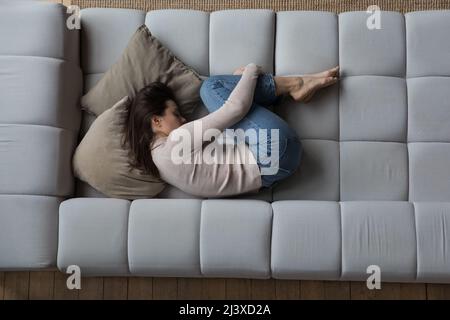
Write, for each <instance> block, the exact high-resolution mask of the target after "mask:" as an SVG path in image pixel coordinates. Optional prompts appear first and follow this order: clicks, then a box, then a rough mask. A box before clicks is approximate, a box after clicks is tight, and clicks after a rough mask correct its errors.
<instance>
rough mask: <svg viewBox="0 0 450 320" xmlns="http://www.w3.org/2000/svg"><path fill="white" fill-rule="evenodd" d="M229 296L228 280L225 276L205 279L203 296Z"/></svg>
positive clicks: (218, 298) (221, 297)
mask: <svg viewBox="0 0 450 320" xmlns="http://www.w3.org/2000/svg"><path fill="white" fill-rule="evenodd" d="M226 296H227V282H226V279H223V278H204V279H203V298H204V299H207V300H211V299H212V300H225V299H226Z"/></svg>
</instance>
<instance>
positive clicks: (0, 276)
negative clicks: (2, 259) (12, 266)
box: [0, 272, 5, 300]
mask: <svg viewBox="0 0 450 320" xmlns="http://www.w3.org/2000/svg"><path fill="white" fill-rule="evenodd" d="M4 296H5V273H4V272H0V300H3V299H4Z"/></svg>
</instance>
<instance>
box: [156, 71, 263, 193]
mask: <svg viewBox="0 0 450 320" xmlns="http://www.w3.org/2000/svg"><path fill="white" fill-rule="evenodd" d="M258 75H259V68H258V66H257V65H255V64H254V63H250V64H248V65H247V66H246V67H245V69H244V71H243V74H242V76H241V78H240V80H239V82H238V83H237V85H236V87H235V88H234V89H233V91H232V92H231V94H230V96H229V97H228V99H227V100H226V102H225V103H224V104H223V105H222V106H221V107H220V108H219V109H217V110H216V111H214V112H211V113H209V114H208V115H206V116H205V117H203V118H200V119H196V120H194V121H190V122H187V123H185V124H183V125H182V126H180V127H179V128H177V129H174V130H172V131H171V132H170V134H169V135H168V136H166V137H159V138H157V139H155V140H154V141H153V142H152V144H151V155H152V158H153V161H154V163H155V165H156V167H157V168H158V170H159V173H160V176H161V179H163V180H164V181H166V182H167V183H169V184H171V185H173V186H175V187H177V188H179V189H181V190H183V191H185V192H187V193H189V194H192V195H197V196H201V197H225V196H232V195H237V194H242V193H247V192H252V193H256V192H258V190H259V188H260V187H261V186H262V184H261V183H262V182H261V172H260V169H259V166H258V164H257V162H256V159H255V157H254V156H253V153H252V152H251V151H250V149H249V148H248V146H247V144H246V143H245V142H244V140H243V139H240V140H239V139H238V140H237V142H234V139H229V140H228V141H227V139H226V137H227V136H229V135H227V134H225V133H224V130H225V129H226V128H229V127H230V126H232V125H234V124H235V123H237V122H238V121H240V120H241V119H242V118H243V117H244V116H245V115H246V114H247V112H248V111H249V109H250V107H251V105H252V102H253V95H254V91H255V87H256V82H257V80H258ZM227 133H228V132H227ZM212 137H214V140H213V141H211V142H210V140H211V139H212ZM229 137H230V136H229ZM230 140H231V141H230ZM230 142H231V143H230Z"/></svg>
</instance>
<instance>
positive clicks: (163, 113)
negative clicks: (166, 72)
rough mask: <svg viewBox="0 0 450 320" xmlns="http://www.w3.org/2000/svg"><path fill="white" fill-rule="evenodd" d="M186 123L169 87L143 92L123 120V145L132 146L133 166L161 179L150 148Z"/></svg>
mask: <svg viewBox="0 0 450 320" xmlns="http://www.w3.org/2000/svg"><path fill="white" fill-rule="evenodd" d="M185 122H186V119H185V118H184V117H182V116H181V114H180V111H179V110H178V105H177V103H176V99H175V96H174V94H173V92H172V90H171V89H170V88H169V87H168V86H167V85H165V84H164V83H162V82H159V81H156V82H153V83H151V84H149V85H147V86H145V87H144V88H142V89H141V90H140V91H139V92H138V93H137V94H136V97H135V98H134V99H133V102H132V103H131V104H130V106H129V110H128V112H127V113H126V117H125V118H124V119H123V138H124V139H123V144H124V145H125V144H126V143H129V147H130V157H131V159H132V160H131V164H132V166H133V167H136V168H140V169H142V170H144V172H146V173H150V174H152V175H154V176H157V177H159V173H158V169H157V168H156V166H155V164H154V162H153V160H152V157H151V153H150V144H151V142H152V141H153V139H154V138H155V137H156V136H167V135H169V133H170V132H171V131H172V130H174V129H176V128H178V127H180V126H181V125H182V124H183V123H185Z"/></svg>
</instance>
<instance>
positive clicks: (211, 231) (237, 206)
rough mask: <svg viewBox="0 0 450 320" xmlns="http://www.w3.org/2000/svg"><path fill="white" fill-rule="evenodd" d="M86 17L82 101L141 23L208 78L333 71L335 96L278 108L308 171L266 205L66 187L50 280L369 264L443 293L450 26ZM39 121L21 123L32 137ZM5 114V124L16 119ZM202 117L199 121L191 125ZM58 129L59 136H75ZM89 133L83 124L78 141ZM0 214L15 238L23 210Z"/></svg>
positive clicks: (230, 13) (266, 272) (332, 270)
mask: <svg viewBox="0 0 450 320" xmlns="http://www.w3.org/2000/svg"><path fill="white" fill-rule="evenodd" d="M55 8H56V7H55ZM0 14H1V13H0ZM49 14H50V13H49ZM53 15H57V14H53ZM81 15H82V29H81V37H80V46H81V48H80V66H81V69H82V70H83V76H84V88H83V90H84V92H87V91H88V90H89V89H90V88H91V87H92V86H93V85H95V83H96V81H98V80H99V79H100V78H101V76H102V75H103V73H104V72H105V71H106V70H108V68H109V67H110V66H111V65H112V64H113V63H114V61H116V59H117V58H118V57H119V56H120V54H121V52H122V50H123V49H124V48H125V46H126V44H127V41H128V39H129V38H130V36H131V35H132V34H133V32H134V31H135V30H136V28H137V27H138V26H139V25H140V24H142V23H146V24H147V25H148V26H149V28H150V30H151V31H152V33H153V34H154V35H155V36H156V37H158V38H159V39H160V40H161V41H162V43H163V44H164V45H166V46H167V47H168V48H169V49H171V50H172V51H173V52H174V53H175V54H176V55H177V56H178V57H179V58H180V59H181V60H183V61H185V62H186V63H188V64H189V65H191V66H193V67H194V68H195V69H196V70H198V71H199V72H200V73H201V74H202V76H203V77H204V78H206V77H208V76H209V75H215V74H226V73H231V72H232V71H233V70H234V69H235V68H236V67H238V66H241V65H245V64H246V63H248V62H250V61H251V62H255V63H257V64H259V65H262V66H263V68H264V70H265V71H266V72H271V73H274V74H275V75H280V76H283V75H299V74H305V73H312V72H318V71H322V70H324V69H327V68H330V67H333V66H335V65H338V64H339V65H340V66H341V80H340V83H339V85H334V86H332V87H329V88H326V89H324V90H321V91H319V92H318V93H317V94H316V96H315V97H314V99H313V100H312V101H311V102H310V103H309V104H307V105H302V104H299V103H295V102H293V101H292V100H291V99H289V98H286V99H284V100H283V101H282V103H280V104H279V105H277V106H275V107H274V112H276V113H278V114H279V115H280V116H281V117H283V118H284V119H286V121H287V122H288V123H289V125H290V126H291V127H292V128H294V129H295V130H296V131H297V133H298V135H299V137H300V138H301V140H302V144H303V148H304V157H303V159H302V165H301V167H300V169H299V171H298V172H296V173H295V174H294V175H293V176H292V177H290V178H288V179H286V180H285V181H283V182H282V183H280V184H279V185H278V186H277V187H275V188H274V189H273V190H272V191H271V192H265V193H261V194H259V195H256V196H253V197H250V196H248V195H241V196H238V197H230V198H231V199H201V198H198V197H194V196H192V195H189V194H187V193H185V192H183V191H181V190H178V189H176V188H173V187H168V188H166V190H164V191H163V192H162V193H161V194H160V195H159V196H158V199H145V200H135V201H132V202H129V201H125V200H119V199H108V198H106V197H105V196H103V195H102V194H100V193H99V192H98V191H96V190H94V189H92V188H91V187H90V186H88V185H87V184H85V183H82V182H81V181H76V189H75V194H74V197H73V199H69V200H66V201H64V202H63V203H62V204H61V206H60V221H59V236H58V255H57V265H58V267H59V269H60V270H65V268H66V267H67V266H68V265H70V264H78V265H79V266H80V267H81V270H82V272H83V273H84V275H141V276H189V277H202V276H205V277H208V276H210V277H246V278H263V279H264V278H269V277H274V278H279V279H330V280H365V279H366V278H367V273H366V268H367V267H368V266H369V265H372V264H375V265H379V266H380V268H381V272H382V280H383V281H407V282H414V281H419V282H450V269H449V265H450V258H449V257H450V249H449V248H450V239H449V238H448V234H450V224H449V223H448V221H449V219H450V170H448V163H449V162H450V147H449V146H450V144H449V142H450V129H449V128H450V127H449V123H450V108H449V103H448V101H449V100H450V99H449V98H450V96H449V95H450V93H449V92H450V90H449V88H450V82H449V78H448V76H449V75H450V62H449V59H448V56H449V55H450V42H449V41H448V31H449V30H450V11H423V12H412V13H407V14H405V15H402V14H400V13H397V12H382V14H381V26H382V28H381V29H380V30H369V29H368V28H367V27H366V19H367V17H368V14H367V13H366V12H363V11H361V12H345V13H341V14H339V15H336V14H334V13H330V12H319V11H287V12H277V13H275V12H272V11H270V10H242V9H241V10H223V11H216V12H212V13H211V14H209V13H207V12H202V11H195V10H156V11H152V12H148V13H145V12H143V11H139V10H129V9H99V8H94V9H84V10H82V11H81ZM0 30H1V29H0ZM0 32H2V31H0ZM42 37H44V36H42ZM35 47H36V48H35V50H36V51H39V50H43V49H42V48H40V47H39V45H38V44H36V45H35ZM0 50H1V48H0ZM2 54H3V53H2ZM3 59H4V57H3V56H2V58H1V59H0V61H2V60H3ZM73 64H75V63H73ZM44 66H45V65H44V64H41V65H40V67H41V68H44ZM47 74H48V76H50V75H51V74H52V73H51V72H47ZM29 81H30V83H32V82H31V79H30V80H29ZM61 81H62V80H61ZM0 90H1V89H0ZM61 90H62V89H61ZM2 96H4V95H2ZM61 96H63V97H65V98H66V99H68V100H67V101H72V100H71V98H70V94H69V93H64V91H62V92H61ZM8 99H12V98H8ZM24 99H28V97H27V98H24ZM41 99H50V98H49V95H43V96H42V97H41ZM39 101H41V100H39ZM8 102H9V100H8ZM12 102H14V101H13V100H11V103H12ZM15 104H17V105H20V104H19V103H18V102H15ZM68 105H69V104H67V106H68ZM67 108H69V107H67ZM69 109H70V108H69ZM69 109H68V110H69ZM60 110H61V109H59V108H55V109H54V111H53V112H54V113H58V112H60ZM38 111H39V110H36V111H35V112H33V117H35V118H33V120H30V121H40V120H38V119H41V118H38V115H39V114H40V113H39V112H38ZM8 112H10V111H6V110H2V112H1V114H0V119H2V123H3V122H8V121H9V122H12V123H15V122H19V120H17V119H20V116H23V115H21V113H17V115H14V113H8ZM206 113H207V111H206V109H205V108H204V107H200V108H199V109H198V110H197V113H196V114H195V116H194V117H193V118H198V117H201V116H202V115H204V114H206ZM14 116H15V117H16V118H14ZM78 116H79V115H74V116H73V117H74V118H73V119H77V118H76V117H78ZM5 117H6V118H5ZM8 117H9V118H8ZM62 118H64V117H60V118H58V121H62V122H60V126H64V125H67V126H69V127H70V126H71V125H72V126H73V127H75V128H76V127H77V123H76V121H69V122H67V123H65V122H63V120H61V119H62ZM4 119H5V120H4ZM12 119H14V120H12ZM93 120H94V119H93V118H92V117H90V116H89V115H88V114H84V113H82V122H81V126H80V135H79V137H78V139H79V140H80V139H81V138H82V137H83V135H84V133H85V132H86V131H87V130H88V128H89V126H90V124H91V123H92V121H93ZM21 121H22V120H21ZM49 121H50V120H49ZM9 122H8V123H9ZM0 128H1V126H0ZM10 130H11V131H10V132H12V133H13V135H14V137H21V136H23V135H25V134H26V131H25V132H24V131H23V130H22V131H21V130H20V128H14V129H10ZM67 130H69V129H67ZM42 134H44V133H42ZM44 137H45V139H51V134H49V133H48V134H47V135H46V136H43V138H44ZM47 141H53V140H47ZM48 148H49V147H48ZM70 149H71V147H70V148H68V150H70ZM40 150H42V147H41V149H40ZM62 150H65V149H64V148H63V149H62ZM67 152H68V151H67ZM41 154H42V157H44V158H40V159H45V155H48V154H51V150H47V149H44V152H42V153H41ZM62 154H64V152H62ZM7 157H8V158H7V159H10V160H9V161H12V159H18V158H19V157H18V156H17V155H13V154H10V155H8V156H7ZM61 159H63V160H61ZM64 159H65V158H60V160H61V161H63V162H64V163H67V159H65V160H64ZM0 161H2V160H0ZM49 161H50V159H49ZM45 163H46V162H45V161H44V160H40V162H39V161H38V162H36V166H40V167H45ZM3 168H5V165H3V163H2V169H3ZM11 172H12V171H11ZM2 174H3V171H2ZM39 174H41V175H42V174H43V173H42V172H40V173H39ZM8 179H9V180H8V181H10V182H9V183H7V184H6V185H5V186H3V184H1V182H0V187H1V188H6V187H8V188H10V189H11V191H9V190H6V189H5V190H6V191H5V192H3V191H2V193H7V192H11V193H18V191H20V190H27V191H26V192H29V193H30V194H40V193H44V194H46V195H58V196H61V195H68V194H70V191H71V190H70V187H69V186H70V185H71V184H70V183H71V182H70V180H61V185H55V182H54V181H55V180H52V182H53V184H51V183H50V180H48V179H47V180H46V179H45V177H42V176H41V177H36V179H41V180H37V181H40V182H39V183H40V187H39V188H38V186H37V185H36V186H35V187H33V184H30V183H29V184H27V186H25V184H22V185H21V184H20V179H19V181H17V183H16V182H15V181H14V182H15V183H16V184H13V183H11V181H12V178H11V177H8ZM69 179H71V178H69ZM27 181H28V180H27ZM12 188H16V189H12ZM26 188H28V189H26ZM33 188H34V189H33ZM52 188H53V189H52ZM52 190H53V191H52ZM52 192H53V193H52ZM2 197H5V196H1V197H0V201H2V200H1V199H2ZM15 197H22V196H17V195H15ZM51 199H54V198H51ZM4 201H9V202H8V207H7V208H8V210H7V211H8V212H11V214H9V213H8V214H7V215H5V213H3V212H2V213H1V214H2V215H3V216H1V215H0V220H1V221H8V223H9V224H10V225H16V223H17V225H18V226H17V227H16V228H25V227H23V226H21V225H20V224H19V223H18V222H16V221H15V220H14V219H13V218H12V217H13V216H12V214H16V213H13V211H14V210H15V211H17V212H19V211H20V212H22V211H24V210H23V209H22V207H20V206H19V205H17V201H15V198H13V197H10V196H7V197H6V198H5V200H4ZM30 201H31V200H30ZM4 203H7V202H4ZM45 205H46V204H45V203H42V204H41V208H42V209H41V210H43V212H44V211H45V210H47V207H48V205H47V206H45ZM21 206H25V202H23V203H21ZM9 208H11V209H9ZM4 212H6V211H4ZM45 212H46V211H45ZM24 217H27V219H30V217H29V216H27V215H24ZM24 219H25V218H24ZM52 221H54V220H52ZM2 225H5V224H4V223H3V224H0V228H2ZM47 228H48V226H47ZM36 234H40V236H42V234H41V231H36ZM99 235H101V237H102V239H101V241H98V238H99ZM1 237H10V238H9V239H11V237H12V236H11V235H8V233H7V236H5V235H2V233H0V239H2V238H1ZM49 241H50V240H49ZM10 252H11V251H10V250H8V248H6V247H2V241H0V268H17V267H38V266H36V265H35V264H29V265H27V264H26V263H25V262H24V261H23V260H21V259H22V258H21V257H20V256H19V255H15V256H14V255H11V253H10ZM49 253H54V251H49ZM5 257H7V258H5ZM48 257H49V259H50V260H49V261H51V257H54V260H53V262H54V263H55V262H56V258H55V256H54V255H53V256H52V255H51V254H49V256H48ZM10 261H14V263H13V264H11V263H9V262H10ZM30 261H34V260H33V259H31V260H30ZM8 263H9V264H8Z"/></svg>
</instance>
